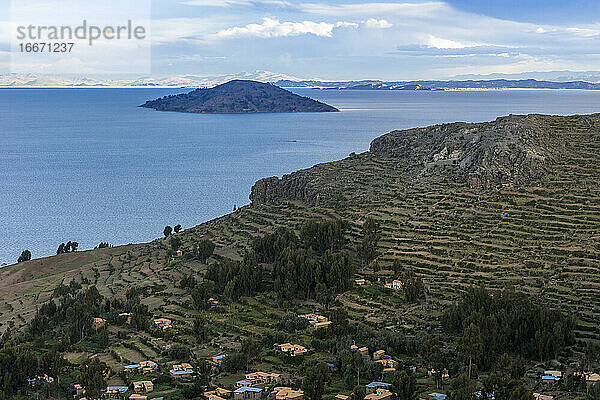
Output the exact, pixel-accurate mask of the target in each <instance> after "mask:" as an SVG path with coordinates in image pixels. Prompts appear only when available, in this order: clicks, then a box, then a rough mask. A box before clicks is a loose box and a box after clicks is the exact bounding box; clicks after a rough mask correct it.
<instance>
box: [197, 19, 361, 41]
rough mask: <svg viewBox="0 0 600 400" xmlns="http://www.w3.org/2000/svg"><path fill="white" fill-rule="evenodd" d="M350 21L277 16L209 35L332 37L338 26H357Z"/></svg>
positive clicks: (232, 37)
mask: <svg viewBox="0 0 600 400" xmlns="http://www.w3.org/2000/svg"><path fill="white" fill-rule="evenodd" d="M355 26H356V24H353V23H350V22H343V21H342V22H337V23H335V24H329V23H326V22H313V21H302V22H279V20H277V19H275V18H268V17H266V18H263V23H262V24H248V25H246V26H234V27H232V28H228V29H223V30H221V31H219V32H217V33H214V34H211V35H209V36H208V37H209V38H211V39H235V38H243V37H258V38H276V37H285V36H300V35H315V36H319V37H331V36H332V35H333V29H334V28H336V27H355Z"/></svg>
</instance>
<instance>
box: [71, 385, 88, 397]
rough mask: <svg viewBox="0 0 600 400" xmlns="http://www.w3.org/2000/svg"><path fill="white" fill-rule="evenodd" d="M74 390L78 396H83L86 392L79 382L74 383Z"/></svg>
mask: <svg viewBox="0 0 600 400" xmlns="http://www.w3.org/2000/svg"><path fill="white" fill-rule="evenodd" d="M73 390H74V391H75V393H76V394H77V396H83V395H84V394H85V389H84V388H83V386H81V385H80V384H79V383H75V384H74V385H73Z"/></svg>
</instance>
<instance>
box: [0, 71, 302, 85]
mask: <svg viewBox="0 0 600 400" xmlns="http://www.w3.org/2000/svg"><path fill="white" fill-rule="evenodd" d="M235 79H249V80H255V81H259V82H275V81H278V80H285V81H287V82H294V81H296V80H299V79H298V78H295V77H292V76H289V75H285V74H278V73H275V72H269V71H258V70H257V71H254V72H243V73H239V74H225V75H213V76H201V75H191V74H188V75H175V76H169V77H138V78H131V79H125V78H122V79H100V78H90V77H85V76H65V75H42V74H16V73H14V74H0V87H42V88H43V87H174V88H179V87H186V88H207V87H214V86H216V85H220V84H222V83H225V82H229V81H231V80H235Z"/></svg>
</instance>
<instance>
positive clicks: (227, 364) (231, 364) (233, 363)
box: [221, 351, 248, 373]
mask: <svg viewBox="0 0 600 400" xmlns="http://www.w3.org/2000/svg"><path fill="white" fill-rule="evenodd" d="M247 362H248V360H247V358H246V355H245V354H243V353H242V352H238V351H234V352H231V353H230V354H228V355H227V357H225V359H223V363H222V364H221V367H222V368H223V370H224V371H226V372H230V373H235V372H238V371H242V370H243V369H244V368H246V365H247Z"/></svg>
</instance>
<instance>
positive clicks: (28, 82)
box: [0, 70, 600, 90]
mask: <svg viewBox="0 0 600 400" xmlns="http://www.w3.org/2000/svg"><path fill="white" fill-rule="evenodd" d="M525 78H526V79H525ZM236 79H242V80H253V81H258V82H270V83H275V84H276V85H277V86H280V87H286V88H290V87H314V88H320V89H353V90H475V89H586V90H598V89H600V71H587V72H573V71H554V72H531V73H522V74H490V75H461V76H457V77H455V78H453V79H449V80H399V81H384V80H347V81H329V80H325V79H301V78H297V77H294V76H289V75H285V74H279V73H276V72H269V71H260V70H257V71H254V72H243V73H239V74H224V75H211V76H202V75H194V74H186V75H175V76H168V77H154V76H153V77H134V78H119V79H111V78H92V77H86V76H65V75H43V74H16V73H14V74H0V88H2V87H5V88H6V87H9V88H10V87H32V88H36V87H40V88H44V87H140V88H144V87H149V88H151V87H168V88H211V87H214V86H217V85H220V84H222V83H225V82H229V81H231V80H236Z"/></svg>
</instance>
